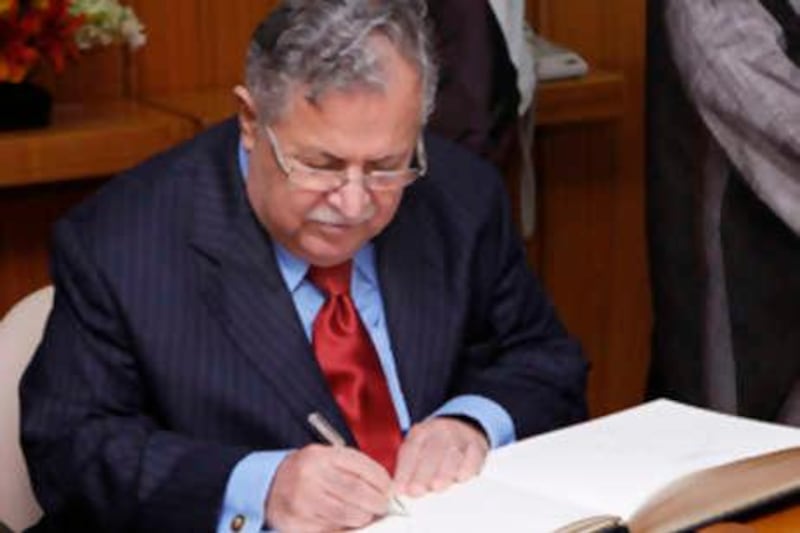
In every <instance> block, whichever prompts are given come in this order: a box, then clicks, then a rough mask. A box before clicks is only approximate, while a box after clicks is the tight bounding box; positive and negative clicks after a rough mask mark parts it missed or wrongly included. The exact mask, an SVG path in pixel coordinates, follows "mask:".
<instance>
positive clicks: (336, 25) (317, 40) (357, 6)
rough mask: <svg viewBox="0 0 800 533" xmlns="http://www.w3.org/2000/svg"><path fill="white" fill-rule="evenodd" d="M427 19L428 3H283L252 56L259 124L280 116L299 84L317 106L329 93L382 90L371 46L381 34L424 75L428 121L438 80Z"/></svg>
mask: <svg viewBox="0 0 800 533" xmlns="http://www.w3.org/2000/svg"><path fill="white" fill-rule="evenodd" d="M426 16H427V5H426V3H425V0H284V2H283V3H282V5H281V6H280V7H278V8H277V10H276V11H274V12H273V13H272V14H271V15H270V16H269V17H268V18H267V19H265V20H264V21H263V22H262V23H261V25H260V26H259V27H258V28H257V29H256V31H255V33H254V34H253V38H252V41H251V43H250V47H249V50H248V52H247V59H246V65H245V81H246V84H247V88H248V90H249V91H250V93H251V94H252V95H253V98H254V100H255V105H256V111H257V113H258V115H259V117H260V119H261V120H265V121H266V122H268V123H269V122H272V121H274V120H276V119H278V118H279V117H280V116H281V115H282V114H283V112H284V111H285V110H286V106H287V102H288V95H289V91H290V89H291V88H292V87H294V86H296V85H297V84H303V85H306V86H307V87H308V89H309V90H308V93H307V94H306V97H307V98H308V99H309V100H311V101H312V102H313V101H316V100H317V99H318V98H319V97H320V96H321V95H322V94H323V93H324V92H326V91H329V90H337V89H338V90H345V89H351V88H355V87H368V88H376V89H381V88H382V87H383V86H384V72H383V70H382V65H381V61H380V57H379V56H378V54H377V53H376V51H375V49H374V46H372V45H371V43H370V40H371V38H372V37H373V36H375V35H380V36H383V37H385V38H386V39H388V41H389V42H390V43H391V44H392V45H393V46H394V47H395V49H396V50H397V51H398V53H399V54H400V55H401V56H402V57H403V58H404V59H405V60H406V61H408V62H409V63H410V64H411V65H412V66H414V67H416V69H417V72H418V73H419V74H420V78H421V80H422V88H423V90H422V95H421V96H422V117H421V119H422V121H423V122H425V121H426V120H427V119H428V117H429V116H430V114H431V112H432V111H433V102H434V98H435V96H436V84H437V81H438V69H437V65H436V62H435V60H434V56H433V51H432V46H433V45H432V37H431V30H430V27H429V25H428V23H427V20H426Z"/></svg>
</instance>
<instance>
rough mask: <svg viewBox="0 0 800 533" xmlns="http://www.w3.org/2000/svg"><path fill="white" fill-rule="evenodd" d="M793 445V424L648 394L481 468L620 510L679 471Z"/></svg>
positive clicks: (518, 483) (591, 505)
mask: <svg viewBox="0 0 800 533" xmlns="http://www.w3.org/2000/svg"><path fill="white" fill-rule="evenodd" d="M798 445H800V430H798V429H797V428H791V427H788V426H779V425H776V424H768V423H765V422H758V421H753V420H749V419H744V418H739V417H734V416H729V415H724V414H719V413H715V412H712V411H707V410H704V409H699V408H696V407H691V406H687V405H684V404H680V403H676V402H672V401H669V400H656V401H653V402H649V403H646V404H643V405H640V406H638V407H634V408H632V409H628V410H626V411H622V412H620V413H616V414H613V415H609V416H606V417H602V418H597V419H595V420H591V421H589V422H585V423H583V424H579V425H576V426H572V427H569V428H564V429H561V430H558V431H554V432H551V433H548V434H544V435H540V436H538V437H534V438H531V439H527V440H525V441H522V442H519V443H516V444H513V445H511V446H508V447H505V448H501V449H499V450H496V451H495V452H493V453H492V454H491V455H490V457H489V460H488V461H487V465H486V467H485V469H484V472H483V473H482V474H481V475H482V476H486V477H491V478H494V479H498V480H502V481H503V483H506V484H510V485H513V486H515V487H517V488H518V489H520V490H522V491H523V492H528V493H534V494H544V495H549V497H550V498H552V499H554V500H558V501H565V502H571V503H573V504H575V505H576V506H579V507H584V508H587V509H598V510H603V511H604V512H605V513H607V514H616V515H619V516H622V517H623V518H628V517H629V516H630V515H631V514H633V512H634V511H635V510H636V509H637V508H638V507H639V506H640V505H642V504H643V503H644V502H645V501H646V500H647V498H648V497H649V496H650V495H652V494H654V493H655V492H657V491H658V489H660V488H662V487H664V486H666V485H667V484H668V483H669V482H671V481H673V480H675V479H677V478H678V477H680V476H683V475H685V474H688V473H691V472H694V471H696V470H699V469H702V468H706V467H711V466H716V465H720V464H723V463H727V462H730V461H733V460H736V459H740V458H744V457H749V456H753V455H758V454H761V453H766V452H769V451H774V450H778V449H783V448H788V447H791V446H798Z"/></svg>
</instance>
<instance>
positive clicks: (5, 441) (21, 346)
mask: <svg viewBox="0 0 800 533" xmlns="http://www.w3.org/2000/svg"><path fill="white" fill-rule="evenodd" d="M52 305H53V287H52V286H47V287H44V288H41V289H39V290H38V291H36V292H33V293H31V294H29V295H28V296H26V297H25V298H23V299H22V300H20V301H19V302H18V303H17V304H16V305H15V306H14V307H13V308H11V310H10V311H9V312H8V314H6V316H5V317H4V318H3V320H2V321H0V472H2V475H0V522H4V523H5V524H6V525H8V526H9V527H10V528H11V529H12V530H13V531H20V530H22V529H24V528H26V527H28V526H30V525H32V524H33V523H34V522H35V521H36V520H37V519H38V518H39V517H40V516H41V514H42V510H41V509H40V508H39V505H38V503H37V502H36V498H35V497H34V495H33V491H32V490H31V484H30V481H29V479H28V470H27V467H26V466H25V461H24V459H23V457H22V450H21V448H20V444H19V397H18V393H17V388H18V384H19V380H20V377H21V376H22V372H23V371H24V369H25V367H26V366H27V364H28V361H29V360H30V358H31V356H32V355H33V352H34V351H35V350H36V346H37V345H38V344H39V341H40V340H41V338H42V332H43V330H44V323H45V320H46V319H47V316H48V314H49V313H50V308H51V307H52Z"/></svg>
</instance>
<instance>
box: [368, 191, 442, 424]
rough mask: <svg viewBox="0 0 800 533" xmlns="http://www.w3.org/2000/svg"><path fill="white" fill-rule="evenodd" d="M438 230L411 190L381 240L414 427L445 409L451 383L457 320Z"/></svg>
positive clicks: (386, 297) (384, 282) (384, 283)
mask: <svg viewBox="0 0 800 533" xmlns="http://www.w3.org/2000/svg"><path fill="white" fill-rule="evenodd" d="M434 227H435V224H434V221H433V220H431V217H430V216H429V215H428V211H427V210H425V209H424V208H423V207H422V206H421V205H420V202H417V201H415V194H414V191H413V189H409V190H408V191H406V196H405V198H404V199H403V205H402V206H401V208H400V209H399V210H398V213H397V216H396V217H395V219H394V220H393V221H392V223H391V224H390V225H389V227H387V228H386V230H385V231H384V232H383V234H382V235H381V236H380V237H379V238H378V239H376V249H377V255H378V272H379V276H380V284H381V293H382V296H383V301H384V306H385V311H386V318H387V323H388V327H389V336H390V339H391V341H392V349H393V352H394V356H395V360H396V364H397V371H398V374H399V378H400V384H401V387H402V389H403V394H404V396H405V398H406V403H407V405H408V410H409V414H410V416H411V420H412V422H415V421H419V420H420V419H422V418H425V417H426V416H428V415H429V414H430V411H431V409H433V408H435V407H438V406H439V405H440V403H441V401H442V397H441V391H442V390H443V389H444V387H443V385H442V384H443V383H448V382H449V381H450V376H449V372H450V370H449V369H450V367H451V365H450V364H449V363H448V362H447V361H446V360H445V358H446V357H447V348H446V347H447V346H448V344H449V343H450V342H451V339H449V338H447V334H448V332H452V331H453V328H452V327H449V326H448V324H449V322H450V321H452V320H453V319H454V316H453V315H452V313H451V302H452V300H451V299H450V298H448V292H449V291H448V279H447V275H446V272H445V267H444V261H443V254H444V248H443V243H440V242H436V239H435V238H432V234H433V230H432V228H434ZM423 232H425V235H426V238H424V239H422V238H420V237H421V235H422V233H423ZM429 237H430V238H429ZM451 281H452V280H451Z"/></svg>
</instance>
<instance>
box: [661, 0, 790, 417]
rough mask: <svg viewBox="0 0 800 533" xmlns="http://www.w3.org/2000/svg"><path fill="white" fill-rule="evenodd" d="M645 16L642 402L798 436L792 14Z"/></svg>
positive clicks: (670, 9)
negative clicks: (731, 417) (757, 422)
mask: <svg viewBox="0 0 800 533" xmlns="http://www.w3.org/2000/svg"><path fill="white" fill-rule="evenodd" d="M648 9H649V13H648V15H649V16H648V18H649V28H648V30H649V43H648V51H649V53H648V60H649V63H648V184H647V201H648V205H647V213H648V238H649V253H650V265H651V278H652V284H653V302H654V318H655V322H654V333H653V354H652V364H651V371H650V379H649V384H648V395H649V396H653V397H655V396H668V397H672V398H675V399H678V400H683V401H687V402H690V403H694V404H698V405H705V406H709V407H712V408H715V409H719V410H722V411H727V412H732V413H739V414H742V415H746V416H751V417H756V418H761V419H765V420H777V421H781V422H784V423H789V424H794V425H800V67H799V65H800V57H799V56H798V50H799V49H800V40H799V39H800V20H798V2H797V1H796V0H791V1H790V0H726V1H715V0H654V1H652V2H650V3H649V4H648Z"/></svg>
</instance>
